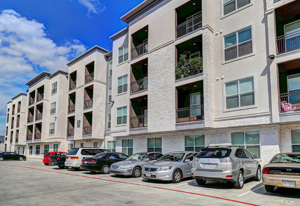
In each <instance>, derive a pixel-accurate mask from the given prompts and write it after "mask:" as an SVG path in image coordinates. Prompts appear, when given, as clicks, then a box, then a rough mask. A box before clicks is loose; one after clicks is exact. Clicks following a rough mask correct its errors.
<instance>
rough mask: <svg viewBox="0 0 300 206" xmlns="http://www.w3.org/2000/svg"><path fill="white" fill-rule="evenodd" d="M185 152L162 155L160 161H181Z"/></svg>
mask: <svg viewBox="0 0 300 206" xmlns="http://www.w3.org/2000/svg"><path fill="white" fill-rule="evenodd" d="M184 155H185V154H184V153H168V154H165V155H164V156H162V157H161V158H160V159H159V160H160V161H174V162H180V161H181V160H182V158H183V157H184Z"/></svg>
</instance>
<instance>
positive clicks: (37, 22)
mask: <svg viewBox="0 0 300 206" xmlns="http://www.w3.org/2000/svg"><path fill="white" fill-rule="evenodd" d="M142 1H143V0H0V135H4V131H5V121H6V120H5V115H6V103H7V102H8V101H9V100H10V99H11V98H12V97H13V96H15V95H17V94H18V93H20V92H25V90H26V89H27V86H25V85H24V84H25V83H26V82H27V81H28V80H30V79H31V78H33V77H34V76H35V75H37V74H39V73H40V72H42V71H49V72H53V71H56V70H57V69H62V70H66V71H67V69H68V68H67V66H66V63H67V62H68V61H69V60H71V59H73V58H74V57H76V56H78V55H80V54H81V53H82V52H84V51H86V50H87V49H89V48H91V47H93V46H94V45H99V46H101V47H103V48H106V49H108V50H111V47H112V42H111V40H110V39H109V36H111V35H112V34H114V33H116V32H118V31H119V30H121V29H123V28H124V27H126V26H127V25H126V23H124V22H123V21H121V20H120V17H121V16H122V15H123V14H125V13H126V12H128V11H129V10H131V9H132V8H134V7H135V6H137V5H138V4H139V3H141V2H142Z"/></svg>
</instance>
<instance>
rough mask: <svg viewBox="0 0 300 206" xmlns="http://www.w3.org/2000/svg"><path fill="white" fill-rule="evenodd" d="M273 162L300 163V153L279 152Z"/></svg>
mask: <svg viewBox="0 0 300 206" xmlns="http://www.w3.org/2000/svg"><path fill="white" fill-rule="evenodd" d="M271 163H300V154H278V155H276V156H275V157H274V158H273V159H272V161H271Z"/></svg>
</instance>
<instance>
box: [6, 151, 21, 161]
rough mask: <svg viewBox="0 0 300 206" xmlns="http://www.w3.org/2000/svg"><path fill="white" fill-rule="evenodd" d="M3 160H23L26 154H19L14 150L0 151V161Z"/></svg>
mask: <svg viewBox="0 0 300 206" xmlns="http://www.w3.org/2000/svg"><path fill="white" fill-rule="evenodd" d="M3 160H19V161H25V160H26V156H24V155H19V154H17V153H15V152H2V153H0V161H3Z"/></svg>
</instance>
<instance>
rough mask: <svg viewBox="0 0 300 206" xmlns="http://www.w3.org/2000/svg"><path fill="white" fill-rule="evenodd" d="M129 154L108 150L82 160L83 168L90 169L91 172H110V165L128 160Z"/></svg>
mask: <svg viewBox="0 0 300 206" xmlns="http://www.w3.org/2000/svg"><path fill="white" fill-rule="evenodd" d="M127 158H128V156H127V155H126V154H123V153H119V152H106V153H100V154H97V155H95V156H94V157H92V158H84V159H83V160H82V161H81V162H82V164H81V166H80V167H81V169H84V170H89V171H90V172H91V173H96V172H101V173H103V174H108V173H109V167H110V166H111V164H113V163H115V162H119V161H122V160H126V159H127Z"/></svg>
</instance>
